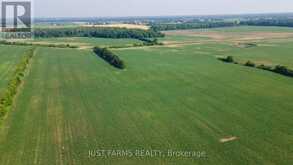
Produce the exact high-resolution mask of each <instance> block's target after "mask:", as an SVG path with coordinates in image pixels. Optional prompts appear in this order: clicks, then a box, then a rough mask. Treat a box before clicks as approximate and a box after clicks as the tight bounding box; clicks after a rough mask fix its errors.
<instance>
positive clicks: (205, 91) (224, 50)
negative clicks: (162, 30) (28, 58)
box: [0, 27, 293, 165]
mask: <svg viewBox="0 0 293 165" xmlns="http://www.w3.org/2000/svg"><path fill="white" fill-rule="evenodd" d="M232 29H233V30H232V31H235V29H234V28H232ZM241 29H246V30H241ZM238 30H239V31H243V33H256V32H255V31H253V30H251V29H248V27H246V28H242V27H241V28H240V29H238ZM225 31H228V29H227V28H225ZM275 31H276V29H275ZM279 31H280V33H281V32H282V33H283V31H282V28H280V30H279ZM225 33H229V32H225ZM234 33H235V32H232V34H229V35H228V38H223V37H222V34H215V32H211V34H209V32H207V34H200V35H199V34H198V33H195V34H193V32H192V34H191V32H190V31H182V32H178V31H176V32H168V33H167V37H166V38H165V39H162V41H164V42H166V45H163V46H153V47H137V48H121V49H112V51H113V52H115V53H116V54H117V55H118V56H119V57H120V58H121V59H122V60H123V61H125V63H126V69H124V70H118V69H116V68H114V67H112V66H111V65H109V64H107V63H106V62H105V61H103V60H102V59H101V58H99V57H97V56H96V55H95V54H94V53H92V52H91V51H90V50H78V49H60V48H58V49H57V48H37V52H36V55H35V56H34V57H33V60H32V63H31V67H30V73H29V74H28V75H27V76H26V78H25V81H24V84H23V86H22V87H21V90H20V92H19V94H18V96H17V99H16V101H15V105H14V106H15V107H14V109H13V110H12V111H11V112H9V115H8V116H7V118H6V119H5V121H4V122H3V124H2V126H1V128H0V164H1V165H32V164H40V165H52V164H57V165H60V164H64V165H66V164H70V165H79V164H85V165H90V164H106V165H107V164H111V165H116V164H117V165H124V164H125V165H132V164H133V165H152V164H160V165H163V164H167V165H181V164H182V165H185V164H186V165H189V164H190V165H197V164H198V165H199V164H205V165H206V164H207V165H227V164H233V165H234V164H237V165H247V164H272V165H290V164H293V155H292V151H293V148H292V146H293V120H292V117H293V111H292V108H293V102H292V98H293V79H292V78H290V77H286V76H283V75H279V74H275V73H272V72H268V71H264V70H259V69H255V68H249V67H244V66H241V65H235V64H227V63H223V62H222V61H219V60H217V58H216V57H217V56H228V55H231V56H234V57H235V58H236V59H237V60H240V61H241V60H256V61H259V62H270V63H273V64H277V63H278V64H279V63H280V64H283V65H287V66H290V67H293V63H292V59H293V56H292V55H291V52H292V49H293V47H292V46H291V45H292V44H291V43H290V42H288V38H289V39H290V37H288V36H290V34H289V33H288V32H287V31H286V34H287V35H286V36H285V37H283V35H281V34H279V32H278V36H275V34H272V35H271V36H270V37H271V38H265V39H259V38H257V39H256V38H245V39H246V40H244V39H243V38H239V36H238V35H236V36H233V35H235V34H234ZM284 33H285V32H284ZM186 35H187V36H188V35H189V37H186V38H184V36H186ZM190 35H192V36H193V37H194V38H195V39H194V42H190V41H193V40H192V37H190ZM248 35H249V34H248ZM250 35H252V34H250ZM280 35H281V36H280ZM176 36H177V39H176ZM215 36H216V37H215ZM225 36H226V35H225ZM241 36H242V35H241ZM254 36H255V35H254ZM266 37H268V36H266ZM242 39H243V40H242ZM170 41H176V42H170ZM219 41H225V42H219ZM243 42H245V43H246V42H256V43H257V46H255V47H251V48H242V47H239V46H237V44H239V43H243ZM97 44H99V42H97ZM20 48H22V49H23V48H25V47H20ZM20 48H18V49H20ZM5 50H6V51H8V50H11V48H10V47H0V51H1V52H4V51H5ZM15 51H16V50H15ZM19 51H20V50H19ZM1 54H3V53H1ZM17 54H21V52H19V53H17ZM1 62H2V59H1ZM0 70H1V69H0ZM1 71H2V70H1ZM1 81H2V79H1ZM98 149H104V150H131V151H135V150H160V151H163V152H167V151H168V150H173V151H198V152H199V151H200V152H204V153H206V154H205V156H204V157H200V158H198V157H182V156H178V157H176V156H168V155H165V156H160V157H158V156H155V157H140V156H133V157H129V156H121V155H120V156H117V155H114V156H113V155H112V156H109V157H90V156H89V151H92V150H98Z"/></svg>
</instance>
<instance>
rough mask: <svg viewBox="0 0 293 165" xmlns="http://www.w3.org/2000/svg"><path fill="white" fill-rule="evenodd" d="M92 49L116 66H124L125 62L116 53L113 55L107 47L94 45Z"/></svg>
mask: <svg viewBox="0 0 293 165" xmlns="http://www.w3.org/2000/svg"><path fill="white" fill-rule="evenodd" d="M93 51H94V52H95V54H96V55H98V56H99V57H101V58H102V59H104V60H105V61H107V62H108V63H109V64H111V65H112V66H114V67H116V68H119V69H124V68H125V67H126V66H125V63H124V62H123V61H122V60H121V59H120V58H119V57H118V56H117V55H115V54H114V53H113V52H111V51H110V50H109V49H107V48H99V47H95V48H94V50H93Z"/></svg>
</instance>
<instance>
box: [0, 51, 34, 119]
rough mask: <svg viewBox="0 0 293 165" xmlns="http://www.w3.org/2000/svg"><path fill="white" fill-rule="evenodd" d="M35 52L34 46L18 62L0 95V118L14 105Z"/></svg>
mask: <svg viewBox="0 0 293 165" xmlns="http://www.w3.org/2000/svg"><path fill="white" fill-rule="evenodd" d="M34 52H35V48H32V49H30V50H29V51H27V52H26V53H25V55H24V56H23V58H22V60H21V61H20V63H19V64H17V66H16V69H15V72H14V73H13V76H12V78H11V80H10V81H9V83H8V87H7V88H6V90H5V92H4V93H3V95H2V96H1V97H0V120H2V119H3V118H4V117H5V115H6V114H7V112H8V111H9V109H10V107H11V106H12V104H13V99H14V97H15V96H16V94H17V90H18V87H19V86H20V84H21V83H22V81H23V78H24V75H25V72H26V69H27V67H28V65H29V63H30V60H31V59H32V57H33V56H34Z"/></svg>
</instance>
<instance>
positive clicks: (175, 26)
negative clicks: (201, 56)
mask: <svg viewBox="0 0 293 165" xmlns="http://www.w3.org/2000/svg"><path fill="white" fill-rule="evenodd" d="M236 25H237V23H236V22H228V21H223V22H197V23H164V24H160V23H157V24H152V25H151V28H152V29H153V30H154V31H167V30H184V29H204V28H217V27H230V26H236Z"/></svg>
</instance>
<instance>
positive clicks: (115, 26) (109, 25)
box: [83, 24, 150, 30]
mask: <svg viewBox="0 0 293 165" xmlns="http://www.w3.org/2000/svg"><path fill="white" fill-rule="evenodd" d="M83 27H112V28H113V27H114V28H126V29H142V30H148V29H150V27H149V26H147V25H137V24H108V25H83Z"/></svg>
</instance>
